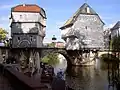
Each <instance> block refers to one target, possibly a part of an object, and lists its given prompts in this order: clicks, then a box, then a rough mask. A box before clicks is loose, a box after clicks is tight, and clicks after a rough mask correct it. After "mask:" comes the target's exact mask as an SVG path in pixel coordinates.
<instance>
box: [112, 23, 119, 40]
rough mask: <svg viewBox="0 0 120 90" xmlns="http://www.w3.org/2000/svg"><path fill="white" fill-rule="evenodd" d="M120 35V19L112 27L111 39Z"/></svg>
mask: <svg viewBox="0 0 120 90" xmlns="http://www.w3.org/2000/svg"><path fill="white" fill-rule="evenodd" d="M118 36H120V21H118V22H117V23H116V24H115V25H114V26H113V27H112V28H111V39H113V38H114V37H118Z"/></svg>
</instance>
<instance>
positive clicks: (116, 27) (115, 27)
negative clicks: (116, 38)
mask: <svg viewBox="0 0 120 90" xmlns="http://www.w3.org/2000/svg"><path fill="white" fill-rule="evenodd" d="M118 28H120V21H118V22H117V23H116V24H115V25H114V26H113V28H111V30H114V29H118Z"/></svg>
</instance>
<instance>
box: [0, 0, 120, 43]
mask: <svg viewBox="0 0 120 90" xmlns="http://www.w3.org/2000/svg"><path fill="white" fill-rule="evenodd" d="M85 1H87V3H88V4H89V5H90V6H91V7H92V8H93V9H94V10H95V11H96V12H97V13H98V14H99V16H100V17H101V19H102V20H103V22H105V27H112V26H113V25H114V24H115V23H116V22H117V21H119V20H120V7H119V5H120V0H1V1H0V27H2V28H4V29H6V30H8V31H9V32H10V27H9V16H10V11H11V8H12V7H14V6H16V5H18V4H24V3H25V4H37V5H39V6H40V7H42V8H44V10H45V11H46V15H47V27H46V37H45V39H46V40H51V38H52V36H53V35H55V36H56V38H57V40H58V41H62V39H61V32H60V29H59V28H60V27H61V26H62V25H63V24H64V23H65V21H66V20H67V19H69V18H70V17H71V16H72V15H73V14H74V13H75V12H76V10H77V9H78V8H79V7H80V6H81V5H82V4H84V3H85Z"/></svg>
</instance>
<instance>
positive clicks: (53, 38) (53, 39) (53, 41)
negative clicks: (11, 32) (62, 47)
mask: <svg viewBox="0 0 120 90" xmlns="http://www.w3.org/2000/svg"><path fill="white" fill-rule="evenodd" d="M56 40H57V38H56V37H55V35H53V37H52V43H53V44H54V47H55V41H56Z"/></svg>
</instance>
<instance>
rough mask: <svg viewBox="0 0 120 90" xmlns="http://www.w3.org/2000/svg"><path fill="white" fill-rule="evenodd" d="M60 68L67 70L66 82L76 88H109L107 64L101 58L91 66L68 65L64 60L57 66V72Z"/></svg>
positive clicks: (76, 89) (82, 89) (91, 89)
mask: <svg viewBox="0 0 120 90" xmlns="http://www.w3.org/2000/svg"><path fill="white" fill-rule="evenodd" d="M60 69H63V71H66V75H65V76H66V77H65V80H66V84H67V85H68V86H69V87H71V88H73V89H74V90H108V79H107V77H108V75H107V74H108V73H107V64H105V63H104V62H101V61H100V60H99V59H97V60H96V64H95V65H94V66H89V67H67V63H66V60H63V61H62V63H60V64H58V65H56V66H55V73H57V72H58V71H59V70H60ZM114 90H115V89H114Z"/></svg>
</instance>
